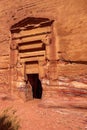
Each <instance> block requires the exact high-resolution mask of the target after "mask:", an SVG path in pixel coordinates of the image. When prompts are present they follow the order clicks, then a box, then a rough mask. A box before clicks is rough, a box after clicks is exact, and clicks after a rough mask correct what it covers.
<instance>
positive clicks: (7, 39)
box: [0, 0, 87, 87]
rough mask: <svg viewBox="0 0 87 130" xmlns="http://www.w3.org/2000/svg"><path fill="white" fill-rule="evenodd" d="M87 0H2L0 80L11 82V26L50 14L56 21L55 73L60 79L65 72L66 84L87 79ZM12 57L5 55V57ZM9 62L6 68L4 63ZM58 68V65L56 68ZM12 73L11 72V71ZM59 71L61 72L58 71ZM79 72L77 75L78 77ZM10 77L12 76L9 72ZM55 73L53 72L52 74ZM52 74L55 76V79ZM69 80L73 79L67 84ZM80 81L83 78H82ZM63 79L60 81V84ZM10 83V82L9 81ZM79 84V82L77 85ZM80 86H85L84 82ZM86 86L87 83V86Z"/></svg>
mask: <svg viewBox="0 0 87 130" xmlns="http://www.w3.org/2000/svg"><path fill="white" fill-rule="evenodd" d="M86 14H87V1H86V0H51V1H49V0H43V1H41V0H32V1H30V0H21V1H20V0H14V1H13V0H3V1H2V0H1V1H0V25H1V26H0V56H2V62H1V63H0V70H1V73H2V74H1V75H0V81H2V82H3V83H1V84H6V83H7V82H10V80H9V78H7V77H8V76H7V75H6V76H7V77H6V80H5V81H4V77H5V76H4V74H3V73H4V72H7V70H9V68H10V44H11V42H12V41H11V32H10V28H11V26H12V25H14V24H15V23H17V22H19V21H20V20H22V19H24V18H26V17H41V18H49V19H52V20H54V21H55V29H54V30H55V41H56V45H55V46H56V51H55V53H56V60H57V66H56V70H55V71H54V73H52V72H51V70H50V71H49V72H50V73H51V74H52V75H54V76H55V75H57V76H56V81H57V80H58V81H59V79H58V78H59V77H60V76H62V77H63V78H64V77H65V79H64V80H63V81H62V82H65V85H62V86H67V87H68V86H70V84H72V82H71V81H72V80H73V81H76V82H77V81H78V80H81V83H83V82H84V79H85V85H86V83H87V81H86V78H85V77H86V76H87V43H86V42H87V15H86ZM54 55H55V54H54ZM3 56H4V57H6V56H7V57H8V58H7V59H5V58H4V57H3ZM4 64H5V65H6V67H4V69H3V65H4ZM54 69H55V68H54ZM9 73H10V72H9ZM9 73H8V75H9ZM56 73H57V74H56ZM76 76H77V79H75V77H76ZM9 77H10V76H9ZM52 77H53V76H52ZM52 77H51V79H52ZM66 77H67V82H68V80H69V81H70V82H69V83H68V84H67V85H66ZM78 82H79V81H78ZM60 84H61V83H60V82H58V83H56V85H57V86H60V87H61V85H60ZM85 85H84V86H85ZM8 86H9V85H8ZM75 86H77V87H78V85H75ZM80 86H82V85H81V84H80ZM85 87H86V86H85Z"/></svg>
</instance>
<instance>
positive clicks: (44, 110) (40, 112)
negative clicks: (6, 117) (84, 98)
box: [0, 99, 87, 130]
mask: <svg viewBox="0 0 87 130" xmlns="http://www.w3.org/2000/svg"><path fill="white" fill-rule="evenodd" d="M7 107H12V108H13V109H15V110H17V115H18V118H19V119H20V124H21V128H20V130H87V109H82V108H78V109H76V108H67V107H66V108H61V107H57V106H56V107H54V106H53V107H47V106H44V105H42V100H38V99H34V100H32V101H28V102H23V101H22V100H1V99H0V111H1V110H3V109H5V108H7Z"/></svg>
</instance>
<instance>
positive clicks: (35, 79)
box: [27, 74, 42, 99]
mask: <svg viewBox="0 0 87 130" xmlns="http://www.w3.org/2000/svg"><path fill="white" fill-rule="evenodd" d="M27 80H28V81H29V82H30V84H31V86H32V94H33V98H38V99H41V98H42V85H41V81H40V79H39V76H38V74H27Z"/></svg>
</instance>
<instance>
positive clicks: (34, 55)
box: [11, 17, 53, 98]
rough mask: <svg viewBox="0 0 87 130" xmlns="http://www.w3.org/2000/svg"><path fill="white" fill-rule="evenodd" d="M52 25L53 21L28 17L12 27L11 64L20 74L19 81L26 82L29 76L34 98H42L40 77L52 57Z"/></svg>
mask: <svg viewBox="0 0 87 130" xmlns="http://www.w3.org/2000/svg"><path fill="white" fill-rule="evenodd" d="M52 23H53V20H50V19H48V18H34V17H28V18H26V19H24V20H22V21H20V22H18V23H16V24H15V25H13V26H12V27H11V33H12V43H11V64H12V67H13V70H14V67H15V68H16V69H17V71H18V72H19V73H18V79H17V80H21V81H22V80H26V79H25V77H26V75H27V76H28V79H29V81H30V83H31V85H32V86H33V87H32V92H33V97H34V98H41V97H42V90H40V89H42V86H41V82H40V80H39V77H40V76H41V74H42V71H44V69H43V64H44V63H45V61H46V60H47V59H49V55H50V44H51V42H52V40H51V37H52V26H51V25H52ZM31 80H32V81H31ZM34 82H35V84H36V87H35V84H34ZM37 86H39V87H40V88H39V87H37ZM38 88H39V89H38ZM39 90H40V92H39ZM35 91H37V92H35ZM40 93H41V94H40Z"/></svg>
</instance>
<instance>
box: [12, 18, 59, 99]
mask: <svg viewBox="0 0 87 130" xmlns="http://www.w3.org/2000/svg"><path fill="white" fill-rule="evenodd" d="M36 19H37V18H36ZM47 22H48V24H47V23H45V24H47V26H45V27H48V26H49V27H48V30H47V28H45V29H42V28H41V27H39V29H42V30H41V31H42V32H43V31H44V30H47V31H48V32H49V30H50V33H47V34H45V35H43V34H41V36H40V39H39V40H38V41H39V42H41V44H42V45H45V50H44V49H43V50H39V51H37V52H36V51H35V52H32V51H31V50H33V49H31V50H30V49H29V50H30V51H31V52H28V55H27V53H26V52H25V50H26V46H25V45H23V46H24V47H25V50H22V49H23V46H22V43H26V42H28V41H27V40H30V41H29V43H30V42H32V41H31V38H30V36H29V37H27V36H26V31H25V30H22V33H24V35H25V36H23V38H22V36H20V34H18V32H17V33H14V32H15V30H16V29H15V25H14V26H13V27H12V28H11V32H12V43H11V46H10V50H11V59H10V61H11V62H10V65H11V86H12V93H14V90H15V88H16V87H17V85H18V82H20V81H21V82H22V81H24V80H25V77H26V76H25V75H26V74H27V73H38V74H39V79H40V80H41V83H42V87H43V91H44V92H43V97H45V95H46V91H48V90H47V89H49V87H50V89H51V87H52V88H53V87H54V86H55V84H56V83H54V80H55V79H57V58H58V57H57V42H58V40H57V39H56V31H55V30H56V27H55V24H54V23H55V22H53V20H51V21H47ZM16 25H17V24H16ZM19 25H20V24H19ZM39 25H40V24H39ZM40 26H41V25H40ZM37 29H38V28H37ZM39 29H38V30H39ZM35 30H36V28H35ZM30 31H31V33H33V32H32V30H30ZM36 32H37V33H38V31H37V30H36ZM28 33H29V31H28ZM29 35H31V34H29ZM32 35H34V34H32ZM37 36H38V35H37ZM26 37H27V38H26ZM33 38H34V39H35V40H37V39H38V38H37V37H36V36H34V37H33ZM30 44H31V43H30ZM32 45H34V43H33V44H32ZM28 46H30V45H28ZM39 46H40V44H39V43H38V47H39ZM30 47H31V48H32V46H30ZM20 48H21V50H20ZM22 51H24V52H23V53H21V52H22ZM32 54H34V56H33V55H32ZM37 55H39V56H40V57H38V56H37ZM28 56H29V57H28ZM41 56H43V57H41ZM24 57H27V58H25V59H28V60H29V64H28V66H27V64H26V63H27V62H26V61H25V59H24ZM35 58H36V61H37V63H38V65H37V64H36V61H35V64H34V65H33V68H34V69H32V68H31V67H32V64H31V61H32V60H33V59H34V60H35ZM41 58H42V59H41ZM38 59H39V60H38ZM32 62H33V61H32ZM28 67H29V69H27V68H28ZM31 70H32V71H31ZM56 85H57V84H56ZM46 96H47V95H46Z"/></svg>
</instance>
